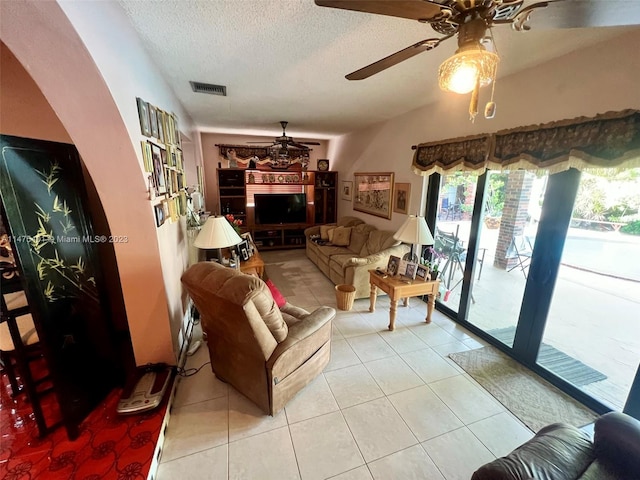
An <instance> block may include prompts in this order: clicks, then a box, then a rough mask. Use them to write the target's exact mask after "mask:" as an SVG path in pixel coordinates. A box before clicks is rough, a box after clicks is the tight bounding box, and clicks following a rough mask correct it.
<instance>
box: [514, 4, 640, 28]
mask: <svg viewBox="0 0 640 480" xmlns="http://www.w3.org/2000/svg"><path fill="white" fill-rule="evenodd" d="M545 4H546V5H545ZM518 23H520V24H521V25H523V26H522V28H518ZM524 24H526V25H524ZM622 25H640V2H637V1H628V0H607V1H606V2H603V1H593V0H548V1H546V2H538V3H533V4H531V5H529V6H527V7H525V8H523V9H522V10H521V11H520V12H519V14H518V15H517V16H516V21H515V22H514V28H516V30H528V29H529V28H535V29H543V28H545V29H547V28H586V27H612V26H622Z"/></svg>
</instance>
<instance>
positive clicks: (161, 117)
mask: <svg viewBox="0 0 640 480" xmlns="http://www.w3.org/2000/svg"><path fill="white" fill-rule="evenodd" d="M158 140H160V143H164V112H163V111H162V110H160V109H158Z"/></svg>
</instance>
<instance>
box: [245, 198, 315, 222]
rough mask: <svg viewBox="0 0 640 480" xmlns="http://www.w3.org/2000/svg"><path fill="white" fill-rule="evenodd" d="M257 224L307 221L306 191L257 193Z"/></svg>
mask: <svg viewBox="0 0 640 480" xmlns="http://www.w3.org/2000/svg"><path fill="white" fill-rule="evenodd" d="M253 198H254V202H255V219H256V225H280V224H286V223H306V222H307V196H306V195H305V194H304V193H256V194H255V195H254V196H253Z"/></svg>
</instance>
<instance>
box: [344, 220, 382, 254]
mask: <svg viewBox="0 0 640 480" xmlns="http://www.w3.org/2000/svg"><path fill="white" fill-rule="evenodd" d="M375 229H376V227H374V226H373V225H368V224H366V223H361V224H360V225H356V226H355V227H351V240H350V241H349V250H351V251H352V252H353V253H355V254H356V255H358V254H359V253H360V251H361V250H362V247H363V245H364V244H365V242H366V241H367V239H368V238H369V233H371V232H372V231H373V230H375Z"/></svg>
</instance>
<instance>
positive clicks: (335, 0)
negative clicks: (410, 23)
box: [315, 0, 440, 20]
mask: <svg viewBox="0 0 640 480" xmlns="http://www.w3.org/2000/svg"><path fill="white" fill-rule="evenodd" d="M315 2H316V5H318V6H319V7H331V8H340V9H342V10H353V11H356V12H365V13H376V14H379V15H389V16H391V17H400V18H410V19H412V20H427V19H430V18H433V17H435V16H436V15H438V14H439V13H440V5H438V3H436V2H434V1H431V0H315Z"/></svg>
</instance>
